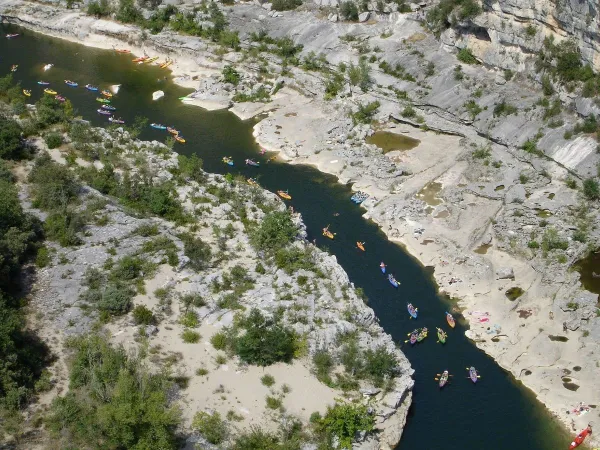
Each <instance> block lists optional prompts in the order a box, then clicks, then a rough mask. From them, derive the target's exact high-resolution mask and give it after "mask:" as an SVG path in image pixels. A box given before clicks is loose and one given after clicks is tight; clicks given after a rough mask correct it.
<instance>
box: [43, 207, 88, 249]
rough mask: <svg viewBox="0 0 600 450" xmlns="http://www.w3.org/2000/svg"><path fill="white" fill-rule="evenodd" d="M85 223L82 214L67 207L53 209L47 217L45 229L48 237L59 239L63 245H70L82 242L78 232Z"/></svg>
mask: <svg viewBox="0 0 600 450" xmlns="http://www.w3.org/2000/svg"><path fill="white" fill-rule="evenodd" d="M84 225H85V222H84V220H83V218H82V216H81V214H79V213H77V212H76V211H74V210H73V209H71V208H66V209H63V210H55V211H52V212H51V213H50V214H49V215H48V217H47V218H46V222H45V223H44V230H45V231H46V237H47V238H48V239H50V240H53V241H57V242H58V243H59V244H60V245H62V246H63V247H70V246H75V245H80V244H81V243H82V240H81V238H80V237H79V235H78V233H79V232H80V231H81V230H82V229H83V227H84Z"/></svg>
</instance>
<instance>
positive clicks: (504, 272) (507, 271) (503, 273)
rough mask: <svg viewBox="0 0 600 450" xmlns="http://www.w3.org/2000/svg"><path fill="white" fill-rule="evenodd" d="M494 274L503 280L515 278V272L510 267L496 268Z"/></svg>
mask: <svg viewBox="0 0 600 450" xmlns="http://www.w3.org/2000/svg"><path fill="white" fill-rule="evenodd" d="M496 276H497V277H498V279H499V280H505V279H512V280H514V279H515V273H514V271H513V269H512V267H502V268H500V269H498V270H496Z"/></svg>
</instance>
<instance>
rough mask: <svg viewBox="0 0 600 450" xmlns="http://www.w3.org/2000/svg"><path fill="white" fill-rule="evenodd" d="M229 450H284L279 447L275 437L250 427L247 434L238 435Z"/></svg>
mask: <svg viewBox="0 0 600 450" xmlns="http://www.w3.org/2000/svg"><path fill="white" fill-rule="evenodd" d="M231 450H284V449H283V448H281V446H280V445H279V439H278V438H277V436H276V435H274V434H271V433H268V432H266V431H263V430H261V429H260V428H258V427H252V428H251V429H250V431H249V432H242V433H241V434H239V435H238V436H237V437H236V438H235V441H234V443H233V445H232V447H231Z"/></svg>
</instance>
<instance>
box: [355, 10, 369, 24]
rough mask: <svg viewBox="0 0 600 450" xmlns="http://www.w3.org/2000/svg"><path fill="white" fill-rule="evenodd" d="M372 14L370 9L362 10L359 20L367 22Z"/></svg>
mask: <svg viewBox="0 0 600 450" xmlns="http://www.w3.org/2000/svg"><path fill="white" fill-rule="evenodd" d="M370 16H371V13H370V12H369V11H365V12H362V13H360V14H359V15H358V21H359V22H366V21H367V20H369V17H370Z"/></svg>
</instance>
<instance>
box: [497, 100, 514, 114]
mask: <svg viewBox="0 0 600 450" xmlns="http://www.w3.org/2000/svg"><path fill="white" fill-rule="evenodd" d="M516 113H517V108H516V107H515V106H513V105H511V104H509V103H506V100H502V101H501V102H500V103H498V104H497V105H496V106H494V117H496V116H500V117H502V116H510V115H511V114H516Z"/></svg>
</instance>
